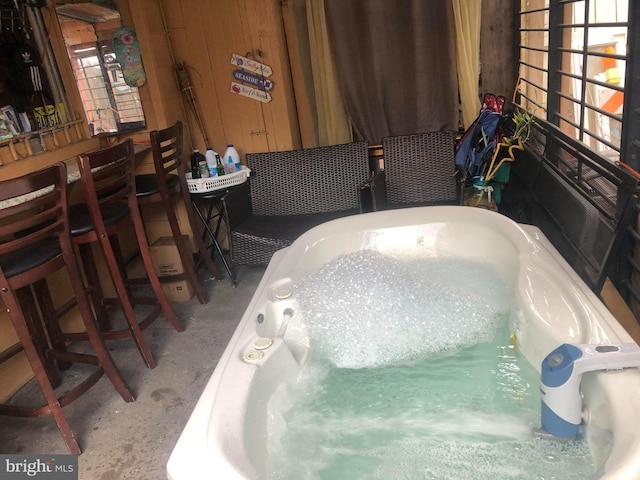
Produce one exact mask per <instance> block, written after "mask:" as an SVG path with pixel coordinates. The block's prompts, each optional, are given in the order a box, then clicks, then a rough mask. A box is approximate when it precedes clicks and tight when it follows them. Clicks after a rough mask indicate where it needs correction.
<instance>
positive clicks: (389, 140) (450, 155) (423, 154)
mask: <svg viewBox="0 0 640 480" xmlns="http://www.w3.org/2000/svg"><path fill="white" fill-rule="evenodd" d="M454 143H455V133H454V132H451V131H442V132H428V133H418V134H413V135H402V136H393V137H386V138H384V139H383V140H382V150H383V156H384V172H383V173H382V176H383V177H382V178H383V179H384V180H383V182H380V180H379V179H376V181H375V182H372V185H374V186H375V185H380V184H381V183H382V184H384V192H378V193H379V195H376V198H377V200H378V201H376V202H375V203H374V208H375V209H376V210H381V209H385V208H402V207H412V206H422V205H447V204H459V203H460V200H461V188H460V184H459V182H458V180H457V179H456V176H455V166H454ZM378 175H380V174H378ZM378 189H379V188H378ZM385 195H386V200H385V199H384V196H385ZM381 198H382V199H383V200H382V201H380V199H381ZM385 203H386V205H385Z"/></svg>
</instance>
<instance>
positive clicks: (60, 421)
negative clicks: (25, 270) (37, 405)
mask: <svg viewBox="0 0 640 480" xmlns="http://www.w3.org/2000/svg"><path fill="white" fill-rule="evenodd" d="M2 293H3V294H2V299H3V300H4V303H5V306H6V307H7V311H8V313H9V318H10V319H11V323H12V324H13V327H14V329H15V331H16V334H17V336H18V339H19V340H20V343H21V344H22V347H23V349H24V352H25V355H26V356H27V360H28V361H29V363H30V365H31V368H32V370H33V373H34V375H35V378H36V381H37V382H38V384H39V385H40V388H41V390H42V393H43V395H44V398H45V400H46V402H47V406H48V408H49V410H50V412H51V416H53V418H54V420H55V422H56V425H57V426H58V429H59V430H60V433H61V434H62V438H63V439H64V442H65V443H66V445H67V448H68V449H69V451H70V452H71V453H72V454H74V455H80V453H81V450H80V446H79V445H78V442H77V441H76V439H75V436H74V435H73V431H72V430H71V427H70V425H69V422H68V421H67V418H66V417H65V415H64V413H63V412H62V407H61V406H60V402H59V401H58V397H57V396H56V393H55V391H54V390H53V386H52V385H51V383H50V382H49V378H48V377H47V373H46V369H45V362H44V359H43V358H42V356H41V355H40V353H39V352H38V349H37V348H36V346H35V345H34V344H33V341H32V337H31V335H30V334H29V329H28V327H27V324H26V322H25V318H24V317H23V316H22V314H21V313H20V312H21V309H20V307H19V306H18V304H17V302H16V299H15V297H14V296H13V295H12V294H11V292H10V291H8V289H6V288H5V289H2ZM4 410H6V411H10V410H11V408H10V406H6V407H4Z"/></svg>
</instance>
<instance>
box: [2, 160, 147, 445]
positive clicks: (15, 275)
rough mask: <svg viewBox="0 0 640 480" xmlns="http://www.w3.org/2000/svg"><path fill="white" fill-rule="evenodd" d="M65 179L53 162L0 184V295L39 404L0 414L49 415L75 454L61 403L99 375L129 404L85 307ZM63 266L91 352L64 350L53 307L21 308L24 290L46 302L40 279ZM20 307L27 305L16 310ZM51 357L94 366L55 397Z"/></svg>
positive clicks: (56, 379)
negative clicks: (38, 393) (41, 398)
mask: <svg viewBox="0 0 640 480" xmlns="http://www.w3.org/2000/svg"><path fill="white" fill-rule="evenodd" d="M66 179H67V173H66V167H65V165H64V164H63V163H58V164H56V165H53V166H51V167H47V168H44V169H42V170H39V171H37V172H33V173H30V174H27V175H25V176H23V177H20V178H16V179H12V180H5V181H3V182H0V202H2V205H3V206H2V207H0V297H1V298H2V300H3V302H4V305H5V308H6V312H7V315H8V316H9V319H10V320H11V324H12V325H13V327H14V329H15V331H16V333H17V336H18V339H19V341H20V344H21V346H22V348H23V350H24V352H25V354H26V357H27V360H28V361H29V363H30V365H31V368H32V369H33V373H34V375H35V379H36V381H37V382H38V384H39V386H40V388H41V390H42V393H43V395H44V398H45V399H46V402H47V404H46V405H43V406H38V407H30V406H20V405H7V404H4V405H0V414H1V415H12V416H20V417H36V416H42V415H52V416H53V418H54V419H55V421H56V424H57V426H58V428H59V429H60V432H61V433H62V437H63V438H64V441H65V443H66V445H67V447H68V449H69V451H70V452H71V453H72V454H76V455H78V454H80V452H81V450H80V447H79V445H78V443H77V441H76V439H75V437H74V434H73V432H72V430H71V427H70V426H69V422H68V421H67V418H66V417H65V415H64V413H63V411H62V408H63V407H64V406H66V405H68V404H69V403H71V402H72V401H74V400H76V399H77V398H79V397H80V396H81V395H82V394H83V393H84V392H86V391H87V390H88V389H89V388H90V387H91V386H93V385H94V384H95V383H96V382H97V381H98V379H99V378H100V377H101V376H102V375H103V374H104V373H106V374H107V376H108V377H109V379H110V380H111V383H113V385H114V387H115V388H116V390H117V391H118V393H119V394H120V395H121V396H122V398H123V399H124V400H125V401H126V402H132V401H134V400H135V399H134V396H133V394H132V393H131V391H130V390H129V387H128V386H127V385H126V383H125V381H124V380H123V379H122V377H121V375H120V372H119V371H118V369H117V367H116V365H115V363H114V362H113V359H112V358H111V355H110V354H109V352H108V350H107V348H106V346H105V344H104V341H103V339H102V338H101V336H100V333H99V331H98V326H97V324H96V321H95V318H94V316H93V313H92V311H91V307H90V305H89V303H88V302H87V293H86V291H85V287H84V283H83V280H82V275H81V273H80V269H79V267H78V264H77V263H76V258H75V254H74V250H73V245H72V243H71V235H70V232H69V224H68V219H67V196H66V185H67V182H66ZM34 192H35V193H34ZM63 267H66V269H67V272H68V274H69V279H70V281H71V287H72V288H73V293H74V295H75V301H76V302H77V307H78V309H79V312H80V315H81V317H82V321H83V323H84V327H85V329H86V333H85V335H86V338H87V339H88V340H89V341H90V342H91V345H92V347H93V350H94V352H95V355H89V354H81V353H74V352H71V351H69V350H68V349H67V347H66V346H65V340H67V338H66V337H65V335H66V334H64V333H62V332H61V331H60V327H59V325H58V324H57V318H56V315H55V312H53V311H52V309H53V303H50V304H48V305H47V304H46V302H44V303H40V304H39V305H40V309H41V310H42V316H43V319H42V320H41V319H39V318H36V313H35V312H36V311H37V310H36V309H35V308H33V307H34V305H33V304H30V305H28V304H29V299H30V298H31V299H33V297H32V294H31V287H32V286H33V289H34V290H35V291H36V296H37V297H38V298H41V299H45V300H46V299H47V298H48V300H49V301H50V300H51V297H50V294H49V290H48V288H47V286H46V282H45V278H46V277H47V276H48V275H49V274H51V273H53V272H55V271H57V270H59V269H61V268H63ZM27 305H28V306H29V308H23V306H25V307H26V306H27ZM54 323H55V325H54ZM51 359H56V360H58V361H61V362H63V363H64V364H68V363H69V362H80V363H86V364H90V365H94V366H96V367H97V368H96V369H95V370H94V371H93V372H92V373H91V374H89V375H88V376H87V377H86V378H85V379H84V380H83V381H82V382H81V383H80V384H78V385H77V386H75V387H73V388H72V389H70V390H68V391H67V392H65V393H63V394H62V395H60V396H58V394H57V393H56V392H55V391H54V388H55V387H56V384H58V383H60V377H59V376H58V375H57V373H55V372H53V370H52V364H51ZM63 383H64V382H63Z"/></svg>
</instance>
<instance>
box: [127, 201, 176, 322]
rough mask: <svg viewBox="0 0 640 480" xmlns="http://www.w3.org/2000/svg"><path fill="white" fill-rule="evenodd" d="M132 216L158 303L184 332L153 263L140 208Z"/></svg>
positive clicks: (168, 317) (143, 259)
mask: <svg viewBox="0 0 640 480" xmlns="http://www.w3.org/2000/svg"><path fill="white" fill-rule="evenodd" d="M131 218H132V220H133V227H134V230H135V232H136V237H137V238H138V245H139V246H140V255H141V256H142V261H143V262H144V266H145V268H146V270H147V275H148V276H149V281H150V282H151V286H152V287H153V291H154V292H155V294H156V297H157V299H158V303H159V304H160V307H161V308H162V311H163V312H164V314H165V316H166V317H167V319H168V320H169V322H170V323H171V325H173V328H175V329H176V331H178V332H183V331H184V326H183V325H182V323H181V322H180V320H179V319H178V317H177V316H176V314H175V312H174V311H173V308H172V307H171V303H169V299H168V298H167V295H166V294H165V293H164V290H163V289H162V285H161V284H160V279H159V278H158V274H157V273H156V269H155V267H154V265H153V259H152V258H151V250H150V249H149V241H148V240H147V233H146V231H145V228H144V224H143V223H142V217H141V216H140V210H138V209H132V210H131Z"/></svg>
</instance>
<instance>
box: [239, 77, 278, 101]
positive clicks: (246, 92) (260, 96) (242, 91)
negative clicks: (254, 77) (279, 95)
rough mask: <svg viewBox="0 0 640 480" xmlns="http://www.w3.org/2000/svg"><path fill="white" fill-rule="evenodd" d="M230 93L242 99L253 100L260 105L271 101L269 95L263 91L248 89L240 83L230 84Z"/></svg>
mask: <svg viewBox="0 0 640 480" xmlns="http://www.w3.org/2000/svg"><path fill="white" fill-rule="evenodd" d="M231 91H232V92H233V93H237V94H238V95H242V96H243V97H249V98H253V99H254V100H258V101H260V102H262V103H269V102H270V101H271V95H270V94H269V92H265V91H264V90H258V89H257V88H253V87H249V86H248V85H242V84H241V83H236V82H231Z"/></svg>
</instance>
